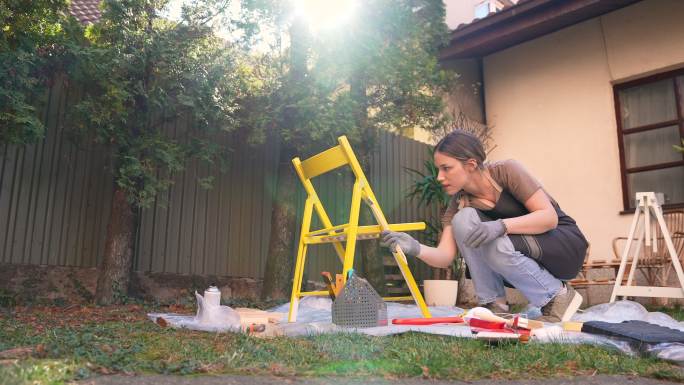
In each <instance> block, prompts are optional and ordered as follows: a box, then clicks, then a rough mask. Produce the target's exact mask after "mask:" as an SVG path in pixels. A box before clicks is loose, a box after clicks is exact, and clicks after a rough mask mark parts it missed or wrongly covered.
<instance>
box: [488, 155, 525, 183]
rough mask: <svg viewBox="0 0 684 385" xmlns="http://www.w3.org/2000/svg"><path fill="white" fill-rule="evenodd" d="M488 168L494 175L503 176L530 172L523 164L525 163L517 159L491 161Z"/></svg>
mask: <svg viewBox="0 0 684 385" xmlns="http://www.w3.org/2000/svg"><path fill="white" fill-rule="evenodd" d="M487 168H488V169H489V172H490V173H491V174H492V176H495V177H496V176H499V177H501V178H504V177H505V176H507V175H509V174H519V173H525V174H527V173H528V171H527V169H526V168H525V166H523V164H522V163H520V162H519V161H518V160H516V159H504V160H497V161H494V162H489V163H487Z"/></svg>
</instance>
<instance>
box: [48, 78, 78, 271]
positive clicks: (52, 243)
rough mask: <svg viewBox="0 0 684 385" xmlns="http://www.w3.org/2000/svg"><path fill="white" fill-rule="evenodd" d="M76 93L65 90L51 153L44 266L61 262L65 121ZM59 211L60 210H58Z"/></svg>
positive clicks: (64, 183)
mask: <svg viewBox="0 0 684 385" xmlns="http://www.w3.org/2000/svg"><path fill="white" fill-rule="evenodd" d="M74 93H75V92H72V91H71V90H70V89H69V88H65V89H64V92H63V97H62V99H61V101H60V104H59V106H60V108H59V113H58V114H57V117H58V121H57V122H56V127H55V132H56V135H55V143H54V144H53V146H52V150H51V153H50V168H49V177H48V188H47V189H48V191H47V196H48V201H47V208H46V214H45V229H44V234H43V239H44V241H43V244H42V246H41V251H40V253H41V263H44V264H48V265H49V264H57V263H58V261H59V250H60V248H59V242H60V237H59V232H60V231H61V218H62V217H61V214H60V212H61V211H59V210H63V209H64V207H63V206H61V205H60V203H62V199H60V198H61V197H59V191H60V187H64V186H65V185H66V180H65V177H64V175H67V172H68V170H64V169H65V168H66V167H65V166H64V163H63V162H62V159H63V156H64V154H63V153H62V150H63V148H64V140H65V139H64V120H65V114H66V112H65V111H66V109H67V106H68V105H69V100H70V98H73V95H74ZM58 209H59V210H58Z"/></svg>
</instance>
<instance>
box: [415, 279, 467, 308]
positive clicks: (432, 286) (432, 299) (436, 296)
mask: <svg viewBox="0 0 684 385" xmlns="http://www.w3.org/2000/svg"><path fill="white" fill-rule="evenodd" d="M423 291H424V292H425V303H426V304H427V305H428V306H455V305H456V297H457V295H458V281H452V280H446V279H426V280H424V281H423Z"/></svg>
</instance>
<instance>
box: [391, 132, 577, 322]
mask: <svg viewBox="0 0 684 385" xmlns="http://www.w3.org/2000/svg"><path fill="white" fill-rule="evenodd" d="M485 157H486V154H485V151H484V148H483V146H482V143H481V142H480V140H479V139H478V138H477V137H476V136H474V135H472V134H470V133H468V132H466V131H462V130H456V131H454V132H452V133H450V134H448V135H447V136H446V137H444V138H443V139H442V140H441V141H440V142H439V143H437V145H436V146H435V164H436V165H437V167H438V168H439V174H438V177H437V179H438V180H439V182H440V183H441V184H442V186H443V188H444V190H445V192H446V193H447V194H449V195H451V196H453V197H452V199H451V202H450V203H449V207H448V208H447V210H446V213H445V215H444V217H443V218H442V225H443V228H444V230H443V232H442V237H441V239H440V241H439V245H438V246H437V247H429V246H426V245H422V244H420V243H418V241H416V240H415V239H413V238H412V237H411V236H410V235H408V234H406V233H398V232H391V231H386V232H383V234H382V236H383V243H384V244H385V245H387V246H389V247H390V248H392V249H393V248H394V247H395V246H396V245H399V246H401V248H402V250H403V251H404V253H405V254H407V255H412V256H416V257H418V258H420V259H422V260H423V261H425V262H426V263H427V264H429V265H431V266H435V267H447V266H449V265H450V264H451V262H452V261H453V259H454V257H455V255H456V250H457V248H458V250H460V251H461V255H463V258H464V260H465V262H466V264H467V266H468V270H469V271H470V276H471V278H472V280H473V285H474V287H475V293H476V295H477V297H478V300H479V303H480V304H481V305H483V306H487V307H488V308H490V309H492V310H493V311H494V312H507V311H508V305H507V303H506V294H505V290H504V283H505V282H507V283H509V284H510V285H512V286H513V287H515V288H516V289H518V290H520V292H522V294H523V295H524V296H525V297H526V298H527V299H528V301H529V302H530V304H531V305H533V306H537V307H540V308H541V312H542V318H540V319H541V320H543V321H546V322H559V321H561V320H563V321H566V320H568V319H569V318H570V317H571V316H572V315H573V314H574V313H575V312H576V311H577V309H578V308H579V305H580V304H581V303H582V297H581V296H580V295H579V294H578V293H577V292H575V291H574V290H573V289H572V287H570V286H569V285H566V284H564V282H563V280H569V279H572V278H574V277H575V276H576V275H577V272H578V271H579V269H580V267H581V266H582V262H583V261H584V256H585V254H586V251H587V246H588V243H587V241H586V239H585V238H584V236H583V235H582V232H581V231H580V230H579V228H578V227H577V224H576V223H575V221H574V220H573V219H572V218H570V217H569V216H568V215H566V214H565V213H564V212H563V211H562V210H561V209H560V207H559V206H558V203H556V201H555V200H554V199H553V198H552V197H551V196H550V195H549V194H547V193H546V191H545V190H544V189H543V188H542V186H541V185H540V184H539V182H538V181H537V180H536V179H535V178H534V177H532V175H530V174H529V173H528V172H527V170H526V169H525V168H524V167H523V166H522V165H521V164H520V163H519V162H517V161H515V160H506V161H502V162H496V163H487V164H485V163H484V161H485Z"/></svg>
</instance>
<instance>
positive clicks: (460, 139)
mask: <svg viewBox="0 0 684 385" xmlns="http://www.w3.org/2000/svg"><path fill="white" fill-rule="evenodd" d="M435 152H441V153H443V154H446V155H448V156H450V157H452V158H456V159H458V160H461V161H466V160H468V159H471V158H472V159H475V160H476V161H477V166H478V167H479V168H482V167H484V165H483V163H484V161H485V159H486V158H487V153H485V150H484V146H482V141H480V139H479V138H478V137H477V136H475V135H473V134H471V133H470V132H468V131H465V130H461V129H456V130H454V131H452V132H450V133H449V134H447V135H446V136H445V137H443V138H442V140H440V141H439V143H437V145H436V146H435Z"/></svg>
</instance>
